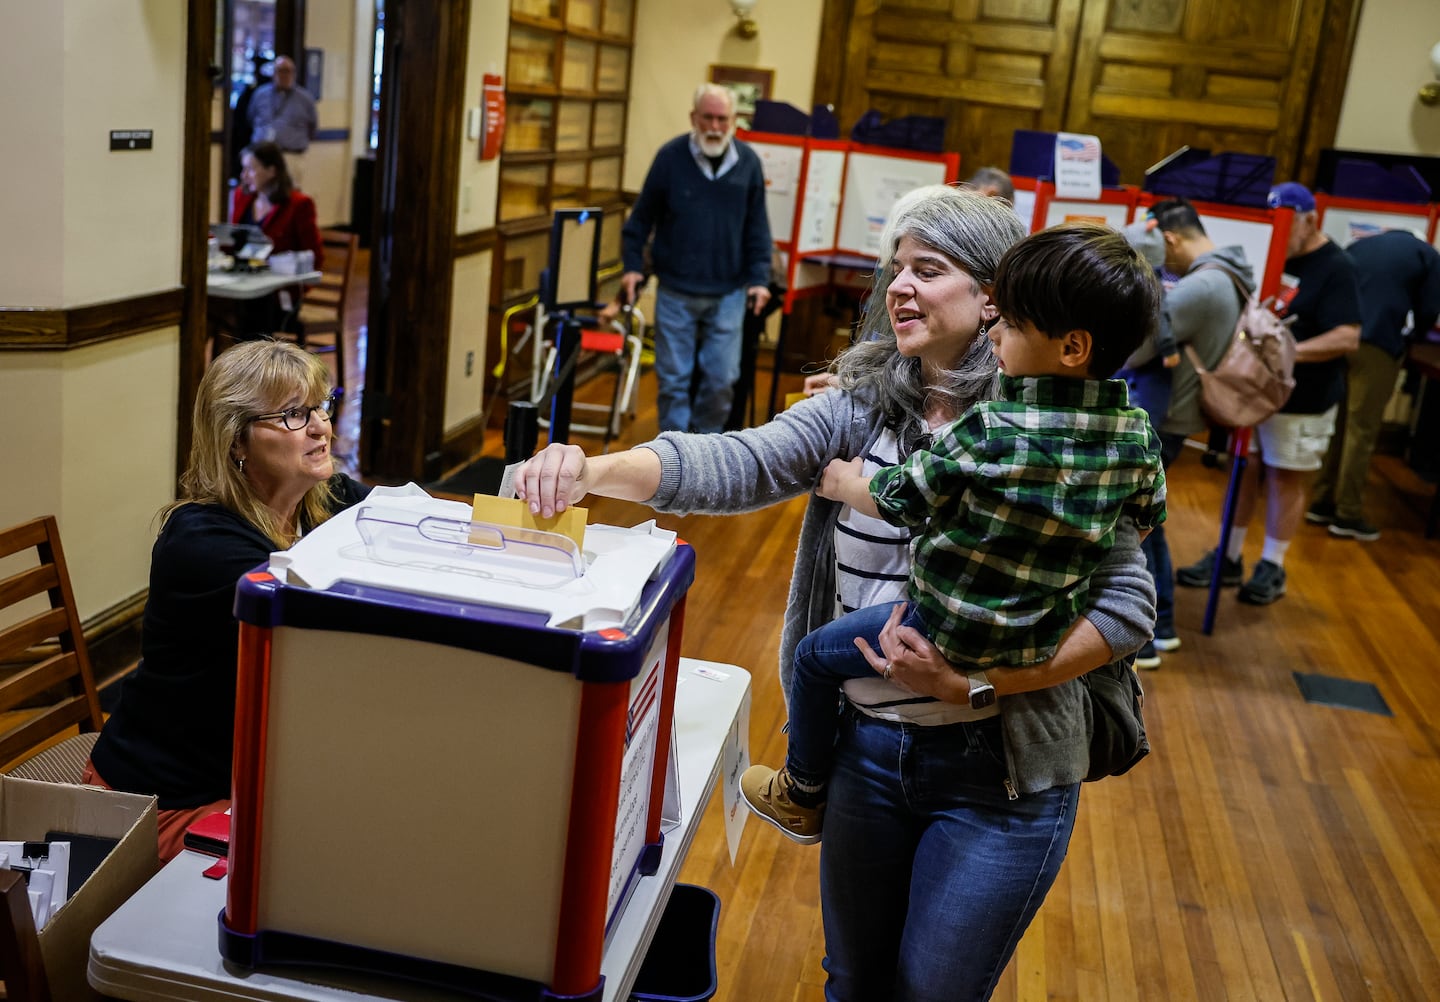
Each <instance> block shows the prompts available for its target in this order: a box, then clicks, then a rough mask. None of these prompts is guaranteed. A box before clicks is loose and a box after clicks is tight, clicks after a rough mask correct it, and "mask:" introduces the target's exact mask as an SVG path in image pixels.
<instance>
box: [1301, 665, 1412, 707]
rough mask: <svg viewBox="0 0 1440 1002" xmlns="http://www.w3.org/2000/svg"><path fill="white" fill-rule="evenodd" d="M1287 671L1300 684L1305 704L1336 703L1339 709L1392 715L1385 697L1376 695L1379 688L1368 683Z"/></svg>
mask: <svg viewBox="0 0 1440 1002" xmlns="http://www.w3.org/2000/svg"><path fill="white" fill-rule="evenodd" d="M1291 674H1293V675H1294V676H1295V684H1296V685H1298V686H1299V687H1300V695H1302V696H1304V697H1305V702H1307V703H1319V704H1321V705H1322V706H1338V707H1340V708H1341V709H1342V710H1364V711H1365V712H1366V713H1378V714H1380V715H1381V716H1382V717H1393V716H1395V714H1394V713H1392V712H1390V707H1389V705H1387V704H1386V702H1385V697H1384V696H1382V695H1380V690H1379V689H1377V688H1375V686H1373V685H1371V684H1370V683H1369V682H1356V681H1355V680H1354V679H1348V678H1336V677H1334V676H1333V675H1312V674H1307V673H1306V672H1299V671H1297V672H1292V673H1291Z"/></svg>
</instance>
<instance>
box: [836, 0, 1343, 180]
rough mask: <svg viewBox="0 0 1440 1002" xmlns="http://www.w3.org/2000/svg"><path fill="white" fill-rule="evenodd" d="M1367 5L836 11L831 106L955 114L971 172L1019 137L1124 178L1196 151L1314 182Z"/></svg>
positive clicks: (942, 5) (952, 5)
mask: <svg viewBox="0 0 1440 1002" xmlns="http://www.w3.org/2000/svg"><path fill="white" fill-rule="evenodd" d="M1356 9H1357V0H1270V2H1266V3H1255V2H1254V0H829V2H828V3H827V5H826V11H825V23H824V26H823V29H822V36H821V45H820V64H819V66H818V68H817V72H816V92H815V99H816V100H817V101H827V102H832V103H834V104H835V106H836V111H837V117H838V118H839V120H840V122H841V123H842V126H845V127H848V126H849V125H851V124H853V123H854V122H855V121H856V120H857V119H858V118H859V117H860V115H862V114H863V113H864V112H865V111H867V110H869V109H871V108H874V109H876V110H878V111H880V112H881V113H882V114H884V115H885V116H886V117H893V116H899V115H916V114H918V115H939V116H941V117H943V118H944V119H945V120H946V134H945V138H946V149H947V150H956V151H958V152H959V153H960V154H961V156H962V166H961V172H962V174H963V173H967V172H968V171H969V170H971V169H973V168H975V167H978V166H981V165H983V164H998V165H1000V166H1005V165H1007V164H1008V163H1009V159H1010V141H1011V135H1012V133H1013V132H1014V130H1015V129H1018V128H1024V129H1044V130H1057V129H1065V130H1069V131H1074V132H1089V133H1094V134H1095V135H1097V136H1099V137H1100V140H1101V143H1102V144H1103V146H1104V148H1105V152H1106V154H1107V155H1108V156H1109V157H1110V158H1111V159H1112V160H1114V161H1115V162H1116V163H1117V164H1118V165H1119V166H1120V169H1121V177H1122V179H1123V180H1125V181H1126V182H1128V183H1132V184H1138V183H1140V180H1141V178H1142V177H1143V175H1144V171H1145V168H1146V167H1148V166H1149V165H1150V164H1153V163H1155V162H1156V161H1158V160H1160V159H1161V158H1162V157H1164V156H1166V155H1167V154H1169V153H1171V152H1173V151H1174V150H1176V149H1178V148H1179V147H1181V146H1184V145H1189V146H1195V147H1204V148H1209V149H1211V150H1215V151H1221V150H1226V151H1238V152H1250V153H1265V154H1269V155H1271V156H1274V157H1275V158H1276V159H1277V160H1278V161H1279V164H1278V173H1279V174H1280V175H1281V176H1282V177H1296V176H1301V174H1300V172H1301V171H1302V170H1306V169H1308V165H1309V164H1310V163H1311V162H1312V161H1313V157H1314V153H1315V151H1317V150H1318V149H1319V148H1320V147H1321V146H1324V145H1328V144H1329V143H1330V142H1331V141H1332V140H1333V137H1334V130H1335V120H1336V118H1337V117H1338V115H1339V107H1340V100H1339V97H1340V94H1341V93H1342V92H1343V88H1344V79H1345V76H1346V71H1347V69H1348V64H1349V53H1350V49H1351V45H1352V42H1353V36H1354V21H1355V17H1354V14H1355V12H1356Z"/></svg>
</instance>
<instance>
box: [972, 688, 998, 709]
mask: <svg viewBox="0 0 1440 1002" xmlns="http://www.w3.org/2000/svg"><path fill="white" fill-rule="evenodd" d="M994 703H995V687H994V686H993V685H986V686H977V687H975V688H974V689H971V690H970V709H972V710H983V709H985V707H987V706H993V705H994Z"/></svg>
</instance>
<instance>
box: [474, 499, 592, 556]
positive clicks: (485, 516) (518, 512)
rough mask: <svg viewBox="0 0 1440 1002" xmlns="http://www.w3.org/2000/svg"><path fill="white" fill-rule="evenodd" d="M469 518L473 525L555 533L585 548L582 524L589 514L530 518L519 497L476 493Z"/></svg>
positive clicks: (571, 512) (582, 511) (569, 512)
mask: <svg viewBox="0 0 1440 1002" xmlns="http://www.w3.org/2000/svg"><path fill="white" fill-rule="evenodd" d="M472 511H473V512H474V514H473V515H472V516H471V518H472V520H473V521H476V522H489V523H490V524H491V525H509V526H514V527H515V528H517V529H539V530H540V531H541V532H558V533H560V534H561V535H562V536H569V537H570V538H571V539H573V540H575V545H576V546H578V547H580V548H581V549H582V550H583V549H584V548H585V523H586V521H587V520H588V519H589V517H590V513H589V512H588V511H587V510H586V509H584V508H566V509H565V510H564V511H562V512H560V513H559V514H558V515H552V516H551V517H549V518H544V517H542V516H540V515H532V514H531V513H530V506H529V505H527V504H526V503H525V502H524V501H521V500H520V499H518V498H501V497H492V496H491V495H489V494H476V495H475V504H474V506H473V508H472Z"/></svg>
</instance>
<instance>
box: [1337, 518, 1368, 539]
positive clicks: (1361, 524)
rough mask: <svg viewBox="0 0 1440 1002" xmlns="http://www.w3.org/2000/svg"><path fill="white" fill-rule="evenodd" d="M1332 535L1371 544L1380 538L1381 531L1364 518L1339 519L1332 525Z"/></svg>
mask: <svg viewBox="0 0 1440 1002" xmlns="http://www.w3.org/2000/svg"><path fill="white" fill-rule="evenodd" d="M1330 535H1332V536H1339V537H1341V538H1342V539H1359V540H1363V541H1364V542H1367V543H1370V542H1374V541H1375V540H1377V539H1379V538H1380V530H1379V529H1377V528H1375V527H1374V526H1373V525H1371V524H1370V523H1369V522H1367V521H1365V520H1364V519H1363V518H1337V519H1336V520H1335V521H1333V522H1331V523H1330Z"/></svg>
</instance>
